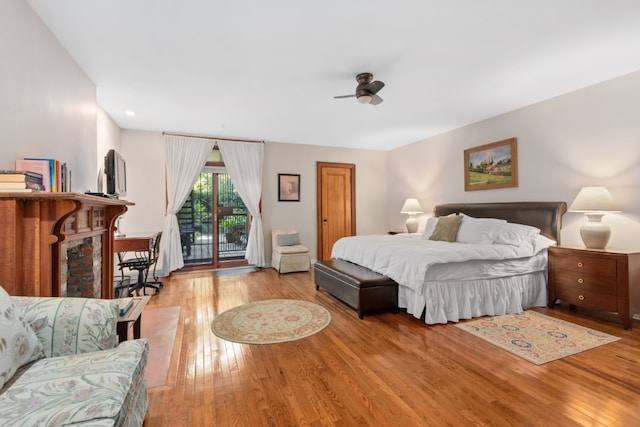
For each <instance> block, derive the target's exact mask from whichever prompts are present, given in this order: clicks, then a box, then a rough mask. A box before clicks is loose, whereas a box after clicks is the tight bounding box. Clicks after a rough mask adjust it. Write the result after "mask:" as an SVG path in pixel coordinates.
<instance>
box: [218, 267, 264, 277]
mask: <svg viewBox="0 0 640 427" xmlns="http://www.w3.org/2000/svg"><path fill="white" fill-rule="evenodd" d="M256 271H258V270H257V269H256V268H255V267H254V266H248V267H229V268H221V269H219V270H216V276H230V275H234V274H247V273H255V272H256Z"/></svg>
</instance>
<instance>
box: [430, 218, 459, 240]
mask: <svg viewBox="0 0 640 427" xmlns="http://www.w3.org/2000/svg"><path fill="white" fill-rule="evenodd" d="M461 222H462V216H460V215H456V216H444V217H440V218H438V223H437V224H436V226H435V228H434V229H433V233H431V236H429V240H439V241H443V242H454V241H455V240H456V234H458V229H459V228H460V223H461Z"/></svg>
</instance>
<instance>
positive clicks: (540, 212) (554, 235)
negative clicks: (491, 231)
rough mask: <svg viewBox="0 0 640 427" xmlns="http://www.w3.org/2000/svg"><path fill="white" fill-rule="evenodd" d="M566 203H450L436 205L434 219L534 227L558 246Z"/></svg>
mask: <svg viewBox="0 0 640 427" xmlns="http://www.w3.org/2000/svg"><path fill="white" fill-rule="evenodd" d="M566 211H567V204H566V203H565V202H506V203H449V204H444V205H436V206H435V207H434V208H433V216H443V215H449V214H452V213H463V214H466V215H469V216H473V217H476V218H498V219H504V220H507V221H508V222H513V223H516V224H525V225H531V226H533V227H537V228H539V229H540V233H541V234H542V235H544V236H546V237H549V238H550V239H553V240H555V241H556V242H558V244H560V228H561V227H562V215H564V213H565V212H566Z"/></svg>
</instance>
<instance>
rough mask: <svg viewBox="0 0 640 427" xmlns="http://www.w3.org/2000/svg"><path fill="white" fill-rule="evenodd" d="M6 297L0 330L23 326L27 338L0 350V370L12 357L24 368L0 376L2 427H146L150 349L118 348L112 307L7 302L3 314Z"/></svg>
mask: <svg viewBox="0 0 640 427" xmlns="http://www.w3.org/2000/svg"><path fill="white" fill-rule="evenodd" d="M0 291H1V293H4V296H5V297H8V295H7V294H6V292H5V291H4V289H2V288H0ZM1 293H0V323H2V322H3V321H4V322H5V323H6V322H10V321H11V319H19V322H14V323H16V324H19V323H20V322H21V323H22V325H23V326H24V327H25V328H26V330H27V334H28V335H29V336H27V337H26V338H25V337H19V339H17V340H14V342H16V343H19V345H18V344H16V345H14V346H13V347H10V346H7V348H2V346H1V345H0V362H2V361H3V360H4V361H5V362H6V361H7V359H8V354H9V353H10V352H11V351H12V349H13V351H14V352H15V353H16V354H15V355H14V357H13V360H20V362H19V363H22V365H21V366H19V367H17V368H16V369H15V370H13V371H15V372H13V373H12V369H9V368H5V369H4V370H3V371H2V372H0V387H1V388H0V425H2V426H6V427H8V426H26V425H29V426H41V425H42V426H44V425H47V426H49V425H55V426H61V425H71V424H72V425H74V426H114V425H115V426H141V425H142V423H143V421H144V417H145V414H146V412H147V385H146V382H145V381H144V376H143V374H144V368H145V366H146V363H147V357H148V351H149V347H148V343H147V340H144V339H140V340H132V341H125V342H122V343H120V344H119V345H117V346H116V344H117V339H116V337H117V335H116V324H117V320H118V306H117V303H116V302H115V301H112V300H99V299H89V298H45V297H8V298H9V301H8V302H7V301H6V298H5V301H4V306H3V302H2V294H1ZM3 315H4V317H3ZM6 330H7V328H4V329H3V331H6ZM0 333H3V334H4V333H6V332H0ZM30 334H35V336H36V337H37V340H34V339H33V337H32V336H31V335H30ZM2 339H4V337H1V338H0V341H2ZM10 339H11V338H9V340H10ZM5 341H7V340H5ZM7 342H9V341H7ZM3 350H5V352H4V355H5V356H7V357H5V358H4V359H3ZM22 355H25V356H24V357H23V356H22ZM9 359H10V358H9ZM34 359H35V360H34ZM25 361H26V363H24V362H25ZM1 366H2V364H1V363H0V367H1ZM3 379H4V381H3ZM3 383H4V385H2V384H3Z"/></svg>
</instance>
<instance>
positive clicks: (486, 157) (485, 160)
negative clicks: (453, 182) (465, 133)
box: [464, 138, 518, 191]
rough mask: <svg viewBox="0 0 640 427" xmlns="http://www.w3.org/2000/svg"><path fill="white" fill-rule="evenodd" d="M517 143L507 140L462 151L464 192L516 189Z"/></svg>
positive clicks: (513, 139)
mask: <svg viewBox="0 0 640 427" xmlns="http://www.w3.org/2000/svg"><path fill="white" fill-rule="evenodd" d="M517 143H518V140H517V138H509V139H505V140H502V141H497V142H492V143H491V144H485V145H480V146H478V147H473V148H468V149H466V150H464V191H477V190H493V189H496V188H508V187H517V186H518V144H517Z"/></svg>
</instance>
